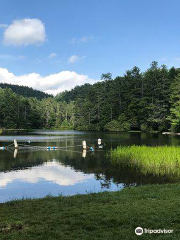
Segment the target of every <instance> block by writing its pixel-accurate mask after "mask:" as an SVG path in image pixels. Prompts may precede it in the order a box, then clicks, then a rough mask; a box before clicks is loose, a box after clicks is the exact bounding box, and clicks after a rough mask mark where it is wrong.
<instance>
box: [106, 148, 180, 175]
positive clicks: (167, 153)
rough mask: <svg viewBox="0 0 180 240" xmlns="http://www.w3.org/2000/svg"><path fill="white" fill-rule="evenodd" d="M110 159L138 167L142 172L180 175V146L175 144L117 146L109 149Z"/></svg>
mask: <svg viewBox="0 0 180 240" xmlns="http://www.w3.org/2000/svg"><path fill="white" fill-rule="evenodd" d="M110 159H111V161H112V163H113V164H117V165H118V164H121V163H127V164H129V165H132V166H135V167H138V168H139V169H140V170H141V171H142V172H143V173H146V172H147V173H152V174H158V175H159V174H160V175H164V174H176V175H180V148H179V147H176V146H163V147H147V146H129V147H117V149H114V150H111V152H110Z"/></svg>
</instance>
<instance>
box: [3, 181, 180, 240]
mask: <svg viewBox="0 0 180 240" xmlns="http://www.w3.org/2000/svg"><path fill="white" fill-rule="evenodd" d="M138 226H139V227H142V228H149V229H164V228H165V229H172V230H174V233H173V234H143V235H142V236H136V235H135V233H134V230H135V228H136V227H138ZM0 239H1V240H5V239H8V240H29V239H32V240H37V239H39V240H75V239H78V240H97V239H98V240H102V239H103V240H110V239H112V240H116V239H117V240H121V239H122V240H131V239H163V240H164V239H174V240H177V239H180V186H179V185H147V186H143V187H132V188H126V189H124V190H122V191H120V192H112V193H108V192H106V193H98V194H89V195H76V196H72V197H47V198H44V199H36V200H21V201H12V202H8V203H5V204H0Z"/></svg>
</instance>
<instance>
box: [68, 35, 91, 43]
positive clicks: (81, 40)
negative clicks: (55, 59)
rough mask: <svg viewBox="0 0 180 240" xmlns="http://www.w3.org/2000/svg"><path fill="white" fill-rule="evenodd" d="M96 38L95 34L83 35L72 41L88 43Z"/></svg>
mask: <svg viewBox="0 0 180 240" xmlns="http://www.w3.org/2000/svg"><path fill="white" fill-rule="evenodd" d="M93 40H94V37H93V36H83V37H81V38H72V39H71V41H70V43H73V44H74V43H88V42H91V41H93Z"/></svg>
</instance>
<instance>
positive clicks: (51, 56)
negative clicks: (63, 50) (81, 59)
mask: <svg viewBox="0 0 180 240" xmlns="http://www.w3.org/2000/svg"><path fill="white" fill-rule="evenodd" d="M56 56H57V54H56V53H51V54H50V55H49V58H55V57H56Z"/></svg>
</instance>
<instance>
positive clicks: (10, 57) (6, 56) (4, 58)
mask: <svg viewBox="0 0 180 240" xmlns="http://www.w3.org/2000/svg"><path fill="white" fill-rule="evenodd" d="M24 58H25V56H23V55H19V56H13V55H9V54H0V59H3V60H21V59H24Z"/></svg>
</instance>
